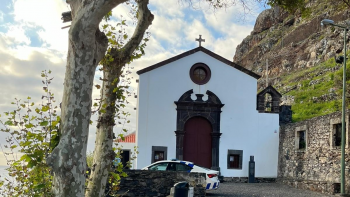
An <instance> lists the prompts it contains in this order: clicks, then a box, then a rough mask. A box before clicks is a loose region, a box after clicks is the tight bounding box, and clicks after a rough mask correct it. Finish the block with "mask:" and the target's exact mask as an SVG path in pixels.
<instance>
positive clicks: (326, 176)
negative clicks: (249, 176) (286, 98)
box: [277, 111, 350, 194]
mask: <svg viewBox="0 0 350 197" xmlns="http://www.w3.org/2000/svg"><path fill="white" fill-rule="evenodd" d="M338 123H341V112H336V113H332V114H328V115H325V116H320V117H316V118H312V119H309V120H305V121H302V122H297V123H289V124H286V125H282V126H281V127H280V144H279V165H278V178H277V181H278V182H282V183H286V184H289V185H291V186H294V187H297V188H302V189H310V190H313V191H318V192H322V193H327V194H334V193H339V192H340V159H341V150H340V147H336V146H335V145H334V139H333V138H334V137H333V135H334V132H335V124H338ZM348 128H349V111H348V112H347V115H346V146H345V147H346V149H345V165H346V170H345V171H346V172H345V177H346V187H345V189H346V193H350V179H349V174H350V173H349V164H350V163H349V156H350V154H349V129H348ZM298 131H306V134H305V139H306V148H305V149H303V150H300V149H299V137H298Z"/></svg>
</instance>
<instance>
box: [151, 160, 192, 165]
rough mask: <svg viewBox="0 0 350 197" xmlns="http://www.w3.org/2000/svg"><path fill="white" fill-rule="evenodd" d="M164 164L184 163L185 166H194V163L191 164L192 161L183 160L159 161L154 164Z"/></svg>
mask: <svg viewBox="0 0 350 197" xmlns="http://www.w3.org/2000/svg"><path fill="white" fill-rule="evenodd" d="M163 162H173V163H184V164H194V163H193V162H190V161H182V160H174V159H172V160H162V161H157V162H154V163H153V164H155V163H163Z"/></svg>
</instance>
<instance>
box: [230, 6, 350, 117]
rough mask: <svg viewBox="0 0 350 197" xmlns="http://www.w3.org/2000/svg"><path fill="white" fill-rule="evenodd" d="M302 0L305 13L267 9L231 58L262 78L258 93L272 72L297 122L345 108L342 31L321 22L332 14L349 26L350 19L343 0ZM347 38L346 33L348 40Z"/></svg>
mask: <svg viewBox="0 0 350 197" xmlns="http://www.w3.org/2000/svg"><path fill="white" fill-rule="evenodd" d="M288 1H289V0H288ZM291 1H293V0H291ZM275 2H278V1H275ZM282 2H286V1H282ZM303 3H304V6H305V7H306V8H308V9H304V10H303V11H304V12H302V11H301V10H302V9H296V11H295V12H291V9H288V8H286V7H285V8H286V9H288V11H289V12H288V11H286V9H281V8H279V7H273V8H271V9H269V10H265V11H263V12H262V13H261V14H260V15H259V17H258V18H257V20H256V24H255V27H254V30H253V31H252V33H251V34H250V35H249V36H247V37H246V38H245V39H244V40H243V41H242V43H241V44H240V45H239V46H237V49H236V54H235V56H234V58H233V59H234V61H235V62H237V63H238V64H240V65H242V66H244V67H246V68H247V69H250V70H252V71H254V72H256V73H258V74H260V75H261V76H262V77H261V79H260V80H259V82H258V91H260V90H262V89H263V88H265V85H266V74H267V75H268V78H269V83H270V84H271V85H273V86H274V87H275V88H276V89H277V90H278V91H279V92H280V93H281V94H282V95H283V97H282V102H281V104H286V105H291V106H292V111H293V121H294V122H296V121H302V120H305V119H309V118H312V117H316V116H320V115H325V114H329V113H332V112H335V111H339V110H341V93H342V65H337V64H336V63H335V59H334V58H335V57H337V56H340V55H343V36H344V35H343V31H342V30H341V29H338V28H334V27H322V26H321V25H320V22H321V20H322V19H325V18H329V19H332V20H334V21H335V22H336V23H338V24H342V25H348V18H349V17H350V14H349V12H348V9H349V7H348V6H347V4H345V3H344V1H342V0H322V1H321V0H312V1H311V0H309V1H303ZM275 5H281V4H275ZM282 7H283V6H282ZM290 13H293V14H290ZM349 37H350V34H349V33H348V41H349ZM266 62H268V70H266ZM347 72H349V75H350V71H347ZM349 75H348V76H349ZM348 84H350V83H349V81H348ZM348 89H350V86H349V85H348ZM347 94H349V91H348V93H347ZM348 103H349V102H348Z"/></svg>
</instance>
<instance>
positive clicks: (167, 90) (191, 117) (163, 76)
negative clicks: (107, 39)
mask: <svg viewBox="0 0 350 197" xmlns="http://www.w3.org/2000/svg"><path fill="white" fill-rule="evenodd" d="M137 73H138V75H139V86H138V103H137V105H138V106H137V109H138V110H137V128H136V130H137V131H136V144H137V146H138V151H139V154H138V156H137V159H136V160H137V161H136V168H143V167H145V166H147V165H149V164H151V163H153V162H156V161H159V160H166V159H175V158H176V159H179V160H185V161H192V162H194V163H195V164H196V165H200V166H203V167H206V168H210V169H215V170H219V171H220V173H221V175H222V176H224V177H247V176H248V162H249V159H250V156H254V158H255V162H256V168H255V176H256V177H268V178H275V177H277V164H278V145H279V98H280V97H281V95H280V94H279V93H278V92H277V91H276V90H275V89H274V88H273V87H272V86H269V87H267V88H266V89H265V90H263V91H262V92H260V93H259V94H257V91H256V90H257V80H258V79H259V78H260V76H259V75H257V74H255V73H254V72H252V71H249V70H247V69H245V68H243V67H241V66H239V65H237V64H235V63H233V62H231V61H229V60H227V59H225V58H223V57H221V56H219V55H217V54H215V53H213V52H211V51H209V50H208V49H205V48H204V47H201V46H200V47H197V48H195V49H193V50H190V51H187V52H184V53H182V54H180V55H177V56H175V57H172V58H170V59H168V60H165V61H162V62H160V63H157V64H155V65H152V66H149V67H147V68H144V69H142V70H139V71H138V72H137Z"/></svg>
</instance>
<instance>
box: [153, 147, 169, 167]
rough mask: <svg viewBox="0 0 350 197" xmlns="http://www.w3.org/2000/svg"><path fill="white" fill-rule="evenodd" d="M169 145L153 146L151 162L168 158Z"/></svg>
mask: <svg viewBox="0 0 350 197" xmlns="http://www.w3.org/2000/svg"><path fill="white" fill-rule="evenodd" d="M167 152H168V147H166V146H152V158H151V162H152V163H154V162H157V161H162V160H167Z"/></svg>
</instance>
